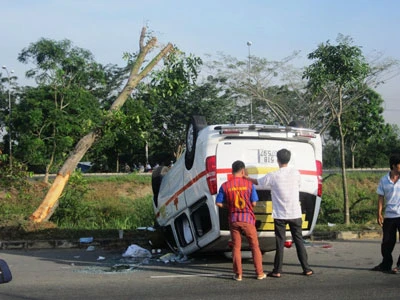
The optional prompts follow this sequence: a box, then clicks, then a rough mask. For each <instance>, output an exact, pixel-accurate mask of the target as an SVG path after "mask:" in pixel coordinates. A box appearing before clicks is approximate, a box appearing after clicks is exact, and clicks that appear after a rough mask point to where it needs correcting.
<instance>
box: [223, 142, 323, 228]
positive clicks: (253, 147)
mask: <svg viewBox="0 0 400 300" xmlns="http://www.w3.org/2000/svg"><path fill="white" fill-rule="evenodd" d="M282 148H286V149H288V150H290V151H291V153H292V157H291V160H290V162H289V165H290V166H292V167H294V168H296V169H297V170H299V172H300V174H301V187H300V201H301V203H302V211H303V229H304V230H309V229H310V227H311V224H312V221H313V219H314V212H315V208H316V195H317V191H318V176H317V170H316V168H317V166H316V158H315V149H314V145H313V143H312V142H310V140H292V139H276V138H274V139H260V138H243V137H242V138H229V139H225V140H223V141H222V142H220V143H219V144H218V147H217V174H218V175H217V180H218V188H219V187H220V185H221V184H222V183H223V182H224V181H226V180H227V178H229V174H230V173H231V166H232V163H233V162H234V161H235V160H242V161H243V162H244V163H245V164H246V168H247V170H248V173H249V176H250V177H252V178H260V177H262V176H264V175H265V174H267V173H269V172H272V171H275V170H277V169H278V168H279V166H278V162H277V158H276V153H277V151H279V150H280V149H282ZM257 191H258V194H259V198H260V203H259V204H258V205H257V207H256V209H255V212H256V214H257V220H258V221H259V222H258V223H257V229H258V230H260V231H272V230H273V219H272V217H271V213H272V205H271V202H270V201H271V195H270V191H268V190H263V189H262V187H257ZM263 201H266V202H264V203H263ZM317 208H318V209H319V204H318V205H317ZM220 221H221V222H222V221H223V220H220ZM224 227H225V226H222V225H221V229H223V228H224Z"/></svg>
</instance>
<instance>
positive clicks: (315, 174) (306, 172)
mask: <svg viewBox="0 0 400 300" xmlns="http://www.w3.org/2000/svg"><path fill="white" fill-rule="evenodd" d="M299 172H300V174H302V175H314V176H317V175H318V174H317V171H309V170H299Z"/></svg>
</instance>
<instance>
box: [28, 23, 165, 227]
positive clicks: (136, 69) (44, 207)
mask: <svg viewBox="0 0 400 300" xmlns="http://www.w3.org/2000/svg"><path fill="white" fill-rule="evenodd" d="M146 31H147V30H146V27H143V28H142V31H141V35H140V40H139V53H138V54H137V55H134V56H132V58H134V60H132V61H130V66H131V69H130V75H129V78H128V81H127V83H126V85H125V86H124V88H123V89H122V91H121V93H120V94H119V96H118V97H117V98H116V100H115V101H114V102H113V103H112V105H111V107H110V110H109V113H108V114H107V116H106V117H108V118H112V117H113V114H115V113H116V112H117V111H118V110H119V109H120V108H121V107H122V106H123V105H124V103H125V102H126V100H127V99H128V98H129V97H130V95H131V94H132V91H133V90H134V89H135V87H136V86H137V85H138V84H139V82H140V81H141V80H142V79H143V78H144V77H145V76H147V75H148V74H149V72H150V71H151V70H152V69H153V68H154V66H156V64H157V63H158V62H159V61H160V60H161V59H162V58H163V57H165V56H166V55H167V54H168V53H170V52H171V51H172V50H173V46H172V44H167V45H166V46H165V47H164V48H163V49H162V50H161V51H160V52H159V53H158V54H157V55H156V56H155V57H153V58H152V59H151V61H150V62H149V63H148V64H147V65H145V66H144V67H143V63H144V61H145V59H146V57H147V55H148V54H149V52H150V51H151V50H153V49H154V47H155V46H156V44H157V38H156V37H149V38H148V39H147V40H146V38H147V35H146ZM101 135H102V128H101V126H99V127H97V128H95V129H94V130H92V131H90V132H89V133H88V134H86V135H85V136H84V137H83V138H81V139H80V140H79V142H78V143H77V144H76V146H75V148H74V150H73V151H72V153H71V154H70V155H69V157H68V158H67V160H66V161H65V163H64V164H63V166H62V167H61V169H60V170H59V172H58V174H57V176H56V178H55V180H54V182H53V184H52V185H51V187H50V189H49V191H48V193H47V194H46V197H45V199H44V200H43V201H42V203H41V205H40V206H39V207H38V208H37V209H36V211H35V212H34V213H33V214H32V215H31V216H30V219H31V220H32V221H34V222H36V223H39V222H42V221H47V220H48V219H49V218H50V217H51V216H52V214H53V213H54V210H55V209H56V207H57V205H58V199H59V197H60V195H61V193H62V191H63V189H64V187H65V185H66V184H67V182H68V179H69V177H70V175H71V173H72V172H73V171H74V170H75V168H76V166H77V164H78V162H79V161H80V160H81V159H82V157H83V156H84V155H85V153H86V151H87V150H88V149H89V148H90V147H91V146H92V145H93V143H94V142H95V141H96V140H97V139H99V138H100V137H101Z"/></svg>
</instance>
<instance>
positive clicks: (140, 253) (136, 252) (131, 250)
mask: <svg viewBox="0 0 400 300" xmlns="http://www.w3.org/2000/svg"><path fill="white" fill-rule="evenodd" d="M122 256H123V257H141V258H150V257H151V252H150V251H149V250H147V249H144V248H142V247H140V246H138V245H134V244H133V245H130V246H129V247H128V249H126V251H125V252H124V253H123V254H122Z"/></svg>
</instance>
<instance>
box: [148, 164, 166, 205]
mask: <svg viewBox="0 0 400 300" xmlns="http://www.w3.org/2000/svg"><path fill="white" fill-rule="evenodd" d="M168 170H169V168H168V167H165V166H163V167H158V168H156V169H154V170H153V172H152V173H151V188H152V190H153V201H154V205H155V207H158V193H159V192H160V186H161V181H162V178H163V177H164V175H165V174H167V172H168Z"/></svg>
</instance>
